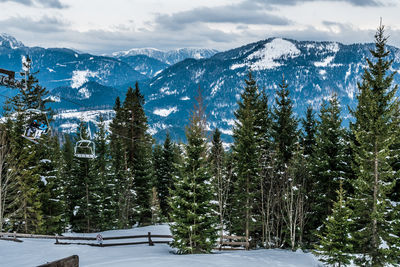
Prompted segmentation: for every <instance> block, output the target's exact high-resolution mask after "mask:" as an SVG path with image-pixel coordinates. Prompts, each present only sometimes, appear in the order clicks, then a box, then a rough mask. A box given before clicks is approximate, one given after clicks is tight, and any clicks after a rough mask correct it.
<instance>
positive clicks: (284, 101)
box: [272, 78, 298, 171]
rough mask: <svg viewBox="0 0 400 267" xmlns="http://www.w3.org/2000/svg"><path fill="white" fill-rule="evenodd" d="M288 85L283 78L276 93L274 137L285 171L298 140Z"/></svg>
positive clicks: (280, 162) (282, 169)
mask: <svg viewBox="0 0 400 267" xmlns="http://www.w3.org/2000/svg"><path fill="white" fill-rule="evenodd" d="M288 87H289V85H288V84H287V83H286V80H285V78H283V80H282V83H281V84H280V85H279V88H280V90H278V91H277V93H276V94H277V97H276V99H275V101H276V105H275V107H274V109H273V119H274V123H273V126H272V129H273V139H274V143H275V145H276V150H277V156H278V161H279V165H280V169H281V171H284V169H285V168H286V167H285V165H287V164H288V162H289V161H290V159H291V158H292V154H293V151H295V149H294V148H295V144H296V143H297V142H298V132H297V120H296V118H295V117H294V114H293V103H292V100H291V99H290V97H289V93H290V92H289V89H288Z"/></svg>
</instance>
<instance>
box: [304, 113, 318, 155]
mask: <svg viewBox="0 0 400 267" xmlns="http://www.w3.org/2000/svg"><path fill="white" fill-rule="evenodd" d="M302 124H303V130H304V133H303V136H304V137H303V140H302V143H303V144H302V145H303V149H304V155H306V156H307V157H309V156H310V155H312V154H313V152H314V149H315V144H316V141H315V134H316V131H317V122H316V120H315V116H314V110H313V108H312V106H308V107H307V111H306V117H305V119H302Z"/></svg>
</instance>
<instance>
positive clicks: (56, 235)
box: [56, 234, 58, 244]
mask: <svg viewBox="0 0 400 267" xmlns="http://www.w3.org/2000/svg"><path fill="white" fill-rule="evenodd" d="M56 244H58V234H56Z"/></svg>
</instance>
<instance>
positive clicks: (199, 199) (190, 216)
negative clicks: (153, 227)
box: [170, 94, 217, 254]
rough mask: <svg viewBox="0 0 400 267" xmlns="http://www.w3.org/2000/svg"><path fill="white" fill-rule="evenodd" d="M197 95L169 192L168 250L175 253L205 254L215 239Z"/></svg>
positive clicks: (209, 182) (203, 123) (212, 208)
mask: <svg viewBox="0 0 400 267" xmlns="http://www.w3.org/2000/svg"><path fill="white" fill-rule="evenodd" d="M203 107H204V106H203V104H202V98H201V94H200V96H199V98H198V105H197V106H196V107H195V110H194V111H193V114H192V116H191V118H190V124H189V126H187V128H186V138H187V142H188V143H187V145H186V146H185V156H184V161H183V165H182V167H181V170H180V171H179V174H178V176H177V177H176V178H175V183H174V184H175V188H174V189H173V190H172V191H171V199H170V205H171V219H172V221H173V222H174V223H172V224H171V225H170V227H171V232H172V235H173V241H172V244H171V245H172V247H175V248H177V249H178V253H183V254H187V253H209V252H211V250H212V249H213V247H214V245H215V240H216V238H217V230H216V222H217V220H216V219H217V217H216V211H215V206H214V205H213V204H212V201H213V197H214V190H213V186H212V183H211V173H210V170H209V167H208V164H207V140H206V136H205V117H204V109H203Z"/></svg>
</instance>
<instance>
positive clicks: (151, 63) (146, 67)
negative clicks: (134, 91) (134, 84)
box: [120, 55, 169, 78]
mask: <svg viewBox="0 0 400 267" xmlns="http://www.w3.org/2000/svg"><path fill="white" fill-rule="evenodd" d="M120 60H121V61H123V62H126V63H128V64H129V66H131V67H132V68H133V69H134V70H136V71H138V72H140V74H142V75H145V76H147V77H149V78H151V77H154V76H155V75H157V74H158V73H160V72H161V71H162V70H164V69H166V68H167V67H168V66H169V65H168V64H167V63H164V62H162V61H160V60H158V59H155V58H152V57H149V56H146V55H135V56H126V57H123V58H120Z"/></svg>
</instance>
